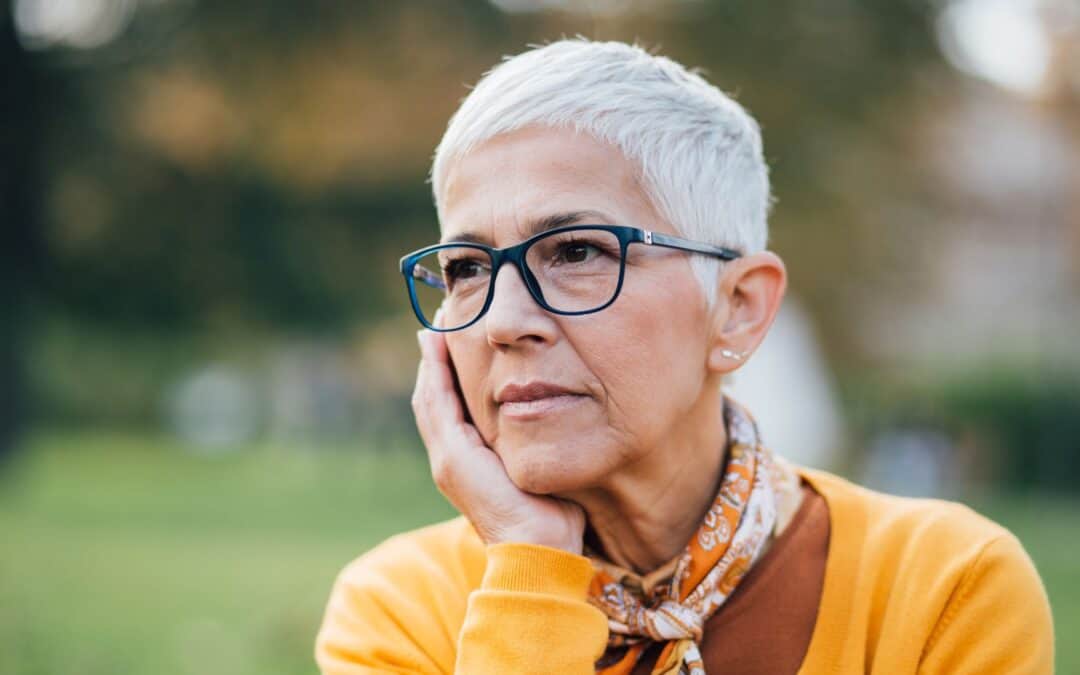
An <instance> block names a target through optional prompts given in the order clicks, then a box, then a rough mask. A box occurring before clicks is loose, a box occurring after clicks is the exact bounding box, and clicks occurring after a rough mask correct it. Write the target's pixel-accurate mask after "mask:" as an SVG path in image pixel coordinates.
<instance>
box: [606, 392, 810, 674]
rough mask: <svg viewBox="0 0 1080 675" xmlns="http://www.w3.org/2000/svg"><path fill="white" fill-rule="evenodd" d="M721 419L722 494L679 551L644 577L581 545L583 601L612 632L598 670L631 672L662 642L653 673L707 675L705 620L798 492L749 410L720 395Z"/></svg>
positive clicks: (753, 559) (756, 556)
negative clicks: (586, 584)
mask: <svg viewBox="0 0 1080 675" xmlns="http://www.w3.org/2000/svg"><path fill="white" fill-rule="evenodd" d="M723 416H724V424H725V426H726V428H727V436H728V448H727V456H728V459H727V464H726V466H725V469H724V471H725V473H724V477H723V479H722V481H721V484H720V491H719V492H718V493H717V495H716V498H715V499H714V500H713V503H712V506H711V507H710V508H709V511H708V512H707V513H706V514H705V518H704V520H703V521H702V523H701V525H700V526H699V527H698V530H697V533H696V534H695V535H694V537H693V538H692V539H691V540H690V543H689V544H688V545H687V547H686V549H685V550H684V551H683V552H682V554H680V555H679V556H678V557H676V558H675V559H674V560H672V561H671V562H669V563H668V564H666V565H664V566H663V567H661V568H659V569H657V570H655V571H654V572H652V573H650V574H648V575H646V576H644V577H642V576H639V575H637V574H635V573H634V572H632V571H629V570H626V569H623V568H620V567H618V566H616V565H614V564H612V563H610V562H607V561H606V560H603V559H602V558H601V557H600V555H599V554H597V553H596V552H595V551H593V550H592V549H590V548H589V547H588V546H586V549H585V555H586V556H588V557H589V558H591V559H592V561H593V566H594V567H595V568H596V574H595V576H594V577H593V581H592V585H591V587H590V589H589V601H590V602H591V603H592V604H593V605H595V606H597V607H599V608H600V609H601V610H603V612H604V613H605V614H606V615H607V617H608V628H609V630H610V633H609V637H608V647H607V650H606V651H605V652H604V656H603V657H602V658H601V659H600V660H599V661H597V662H596V670H597V672H598V673H603V674H604V675H622V674H624V673H629V672H630V671H631V670H632V669H633V667H634V664H635V663H636V662H637V660H638V659H639V658H640V657H641V655H642V654H643V653H644V651H645V649H646V648H647V647H648V646H649V645H650V644H651V643H653V642H664V643H666V644H665V646H664V648H663V651H661V653H660V657H659V658H658V659H657V661H656V665H655V667H654V668H653V671H652V672H653V675H660V674H664V675H667V674H672V675H674V674H680V673H685V674H687V675H705V665H704V663H703V661H702V658H701V652H700V650H699V645H700V642H701V637H702V632H703V630H704V626H705V622H706V621H707V620H708V619H709V617H710V616H712V615H713V614H714V613H715V612H716V611H717V610H718V609H719V608H720V607H721V606H722V605H723V604H724V602H725V601H726V600H727V599H728V597H729V596H730V595H731V593H732V591H734V590H735V587H736V586H737V585H738V583H739V581H740V580H742V578H743V577H744V576H745V575H746V573H747V571H749V569H750V568H751V567H752V566H753V565H754V563H755V562H756V561H757V560H758V559H759V557H760V556H761V554H762V552H763V551H764V549H765V545H766V543H767V542H768V540H769V537H770V535H772V533H773V531H774V528H776V526H777V522H778V514H777V511H778V508H783V507H784V505H785V504H786V503H788V502H787V499H788V497H789V496H790V495H792V492H793V491H794V490H798V489H799V482H798V476H797V475H796V474H795V473H794V471H793V470H792V469H791V468H790V467H789V466H788V465H787V464H786V463H784V462H783V461H782V460H780V459H779V458H777V457H774V456H773V454H772V453H771V452H770V451H769V450H768V449H767V448H766V447H765V446H764V445H762V443H761V441H760V437H759V434H758V429H757V423H756V422H755V421H754V418H753V417H752V416H751V415H750V412H749V411H748V410H746V409H745V408H744V407H743V406H742V405H740V404H739V403H737V402H736V401H735V400H734V399H732V398H730V397H729V396H727V395H725V396H724V415H723ZM786 515H788V514H781V516H780V517H781V518H784V517H785V516H786Z"/></svg>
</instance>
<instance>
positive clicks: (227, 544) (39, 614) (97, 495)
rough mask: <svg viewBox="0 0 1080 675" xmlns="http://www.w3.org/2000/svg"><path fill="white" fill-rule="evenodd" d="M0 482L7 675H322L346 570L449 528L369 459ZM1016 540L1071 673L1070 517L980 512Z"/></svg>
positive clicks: (60, 445) (62, 465)
mask: <svg viewBox="0 0 1080 675" xmlns="http://www.w3.org/2000/svg"><path fill="white" fill-rule="evenodd" d="M25 450H26V452H24V453H23V455H22V457H21V458H20V459H19V461H18V462H17V463H16V464H14V465H13V466H10V467H8V471H7V472H6V475H4V476H0V481H2V482H0V533H3V539H2V543H0V608H2V611H0V673H4V674H5V675H31V674H35V675H36V674H38V673H40V674H46V673H48V674H50V675H51V674H54V673H66V674H71V675H90V674H95V675H96V674H98V673H100V674H105V673H108V674H110V675H112V674H114V673H156V674H173V673H176V674H184V673H199V674H200V675H202V674H205V675H212V674H216V673H221V674H228V675H245V674H247V673H252V674H254V673H259V674H260V675H273V674H275V673H301V672H314V671H315V667H314V662H313V661H312V658H311V651H312V642H313V639H314V635H315V631H316V629H317V627H318V622H319V619H320V617H321V614H322V609H323V603H324V602H325V600H326V596H327V593H328V592H329V590H330V584H331V583H332V581H333V578H334V575H335V574H336V573H337V572H338V570H339V569H340V568H341V567H342V566H343V565H344V564H345V563H346V562H348V561H349V560H350V559H352V558H353V557H355V556H356V555H358V554H359V553H361V552H363V551H364V550H365V549H367V548H368V547H370V546H371V545H373V544H375V543H377V542H378V541H380V540H381V539H383V538H385V537H386V536H388V535H390V534H393V533H395V532H399V531H402V530H405V529H409V528H413V527H417V526H420V525H423V524H426V523H430V522H434V521H437V520H442V519H444V518H449V517H452V516H453V515H454V511H453V510H452V509H451V507H450V506H449V505H448V504H447V503H446V502H445V500H443V498H442V497H441V496H440V495H439V494H438V493H437V492H436V490H435V488H434V487H433V486H432V485H431V480H430V478H429V475H428V471H427V466H426V462H425V458H424V457H423V455H421V454H419V453H418V452H417V453H412V452H401V451H399V452H388V453H384V454H379V453H375V452H371V451H369V450H368V449H366V448H360V447H357V448H346V449H343V448H338V449H336V450H334V451H323V452H308V453H298V452H287V451H285V450H282V449H280V448H272V447H260V448H252V449H249V450H246V451H244V452H240V453H236V454H231V455H228V456H221V457H206V456H200V455H197V454H192V453H188V452H184V449H183V448H182V447H180V446H178V445H177V444H175V443H173V442H171V441H161V440H155V439H152V438H147V437H133V436H124V435H115V436H110V435H93V436H88V435H78V436H75V435H60V434H42V435H38V436H37V437H35V439H34V440H33V441H32V442H31V443H30V444H29V447H27V448H25ZM977 506H978V507H979V508H980V509H981V510H982V511H983V512H984V513H987V515H990V516H991V517H993V518H995V519H996V520H998V521H999V522H1002V523H1003V524H1005V525H1006V526H1008V527H1010V528H1011V529H1013V531H1014V532H1016V533H1017V535H1018V536H1019V537H1020V539H1021V540H1022V541H1023V542H1024V544H1025V546H1027V548H1028V551H1029V552H1030V553H1031V555H1032V557H1033V558H1034V559H1035V562H1036V564H1037V565H1038V567H1039V570H1040V572H1041V573H1042V575H1043V577H1044V579H1045V581H1046V584H1047V587H1048V590H1049V592H1050V597H1051V602H1052V603H1053V605H1054V611H1055V621H1056V624H1057V634H1058V672H1061V673H1074V672H1078V673H1080V644H1078V643H1077V642H1076V641H1075V640H1068V639H1067V638H1066V636H1069V635H1080V564H1078V563H1077V562H1076V561H1077V560H1080V536H1078V535H1080V500H1074V501H1066V500H1048V499H1039V500H1032V499H1024V500H1021V499H1018V498H995V499H990V500H985V501H983V502H981V503H980V504H978V505H977Z"/></svg>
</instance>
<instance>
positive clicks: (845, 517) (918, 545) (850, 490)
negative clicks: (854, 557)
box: [800, 469, 1015, 562]
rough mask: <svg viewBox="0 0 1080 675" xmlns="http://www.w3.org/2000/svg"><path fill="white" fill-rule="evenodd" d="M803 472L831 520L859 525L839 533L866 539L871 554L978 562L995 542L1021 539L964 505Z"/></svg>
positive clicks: (811, 471)
mask: <svg viewBox="0 0 1080 675" xmlns="http://www.w3.org/2000/svg"><path fill="white" fill-rule="evenodd" d="M800 473H801V474H802V475H803V476H804V477H806V478H807V480H808V481H809V482H810V483H811V485H812V486H813V487H814V488H815V489H817V490H818V492H819V493H821V494H822V495H823V496H824V497H825V500H826V502H827V503H828V505H829V510H830V521H832V522H833V523H837V522H838V521H843V522H845V523H846V524H852V523H857V524H858V525H859V527H844V528H839V531H840V533H842V535H845V534H846V535H851V536H859V537H861V538H862V540H863V541H862V542H861V545H862V546H863V548H864V550H865V551H866V552H867V553H870V554H871V555H872V554H873V552H874V551H884V552H889V554H890V555H895V554H897V553H899V552H901V551H920V552H921V553H922V554H924V555H925V554H927V553H931V552H932V553H934V554H935V555H937V556H941V557H944V558H961V559H966V560H968V561H972V560H974V559H975V558H976V557H978V555H979V554H980V553H981V552H982V550H983V549H984V548H986V547H987V546H989V545H990V544H991V543H992V542H994V541H997V540H999V539H1015V537H1013V535H1012V533H1010V532H1009V531H1008V530H1007V529H1006V528H1005V527H1003V526H1002V525H1000V524H998V523H997V522H995V521H993V520H991V519H990V518H987V517H986V516H984V515H982V514H980V513H978V512H976V511H975V510H974V509H972V508H971V507H969V506H967V505H965V504H962V503H960V502H955V501H950V500H945V499H932V498H916V497H901V496H897V495H891V494H886V493H883V492H878V491H876V490H871V489H869V488H866V487H863V486H861V485H857V484H855V483H852V482H850V481H848V480H846V479H844V478H841V477H839V476H836V475H834V474H831V473H827V472H824V471H818V470H811V469H806V470H803V469H800ZM836 529H837V528H834V530H836ZM852 543H854V542H852ZM940 561H941V558H939V562H940Z"/></svg>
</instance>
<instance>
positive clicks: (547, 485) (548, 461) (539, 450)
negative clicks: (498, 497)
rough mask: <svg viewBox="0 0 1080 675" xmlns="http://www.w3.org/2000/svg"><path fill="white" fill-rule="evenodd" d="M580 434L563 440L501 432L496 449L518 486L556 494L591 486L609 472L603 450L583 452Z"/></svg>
mask: <svg viewBox="0 0 1080 675" xmlns="http://www.w3.org/2000/svg"><path fill="white" fill-rule="evenodd" d="M587 446H588V444H587V443H582V442H581V439H580V438H575V439H573V440H570V439H569V438H566V439H564V440H563V441H562V442H553V441H550V440H536V439H521V440H518V439H514V438H512V437H507V436H500V437H499V441H498V443H497V444H496V448H495V452H496V454H498V455H499V458H500V459H502V462H503V466H505V467H506V473H507V474H508V475H509V476H510V480H511V481H512V482H513V483H514V485H516V486H517V487H518V488H520V489H521V490H524V491H525V492H529V493H531V494H537V495H557V494H561V493H567V492H573V491H577V490H582V489H585V488H588V487H591V486H593V485H595V484H597V483H598V482H599V480H600V479H601V478H602V477H603V476H605V475H607V474H608V470H607V467H606V466H604V463H603V462H597V461H596V460H597V459H599V458H600V457H602V456H603V455H602V454H599V453H595V454H594V453H592V452H584V451H583V448H584V447H587Z"/></svg>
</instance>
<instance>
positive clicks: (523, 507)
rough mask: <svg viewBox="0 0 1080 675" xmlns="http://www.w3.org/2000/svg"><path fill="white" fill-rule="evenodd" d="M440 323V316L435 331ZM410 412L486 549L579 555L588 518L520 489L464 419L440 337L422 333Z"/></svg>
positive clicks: (436, 473)
mask: <svg viewBox="0 0 1080 675" xmlns="http://www.w3.org/2000/svg"><path fill="white" fill-rule="evenodd" d="M437 324H438V318H436V325H437ZM417 338H418V339H419V341H420V367H419V370H418V372H417V375H416V389H415V390H414V391H413V396H412V408H413V413H414V414H415V416H416V426H417V429H419V431H420V437H421V438H422V439H423V441H424V445H425V446H426V447H427V451H428V459H429V460H430V462H431V475H432V478H433V479H434V480H435V485H436V486H437V487H438V488H439V491H440V492H442V493H443V495H445V496H446V498H447V499H448V500H450V503H451V504H453V505H454V506H455V507H456V508H457V509H458V510H459V511H461V513H462V514H464V515H465V517H466V518H468V519H469V521H470V522H471V523H472V525H473V527H474V528H475V529H476V532H477V533H478V534H479V535H480V538H481V539H482V540H483V542H484V543H485V544H497V543H500V542H509V541H514V542H523V543H531V544H541V545H544V546H550V547H553V548H559V549H563V550H564V551H569V552H571V553H576V554H579V555H580V554H581V551H582V538H583V536H584V532H585V512H584V511H583V510H582V508H581V507H580V506H578V505H577V504H575V503H573V502H570V501H567V500H565V499H559V498H557V497H549V496H544V495H535V494H531V493H528V492H525V491H523V490H521V489H520V488H518V487H517V486H516V485H514V483H513V482H512V481H511V480H510V476H509V475H507V473H506V468H505V467H504V466H503V463H502V460H501V459H499V456H498V455H496V454H495V452H494V451H493V450H492V449H491V448H489V447H487V445H485V444H484V440H483V439H482V438H481V437H480V432H478V431H477V430H476V427H474V426H473V425H472V424H470V423H469V422H467V421H466V419H465V407H464V402H463V401H462V400H461V397H460V396H458V393H457V392H456V391H455V390H454V380H453V372H452V365H451V363H450V354H449V351H448V350H447V347H446V339H445V337H444V336H443V334H442V333H437V332H435V331H430V330H422V331H420V332H419V333H417Z"/></svg>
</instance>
